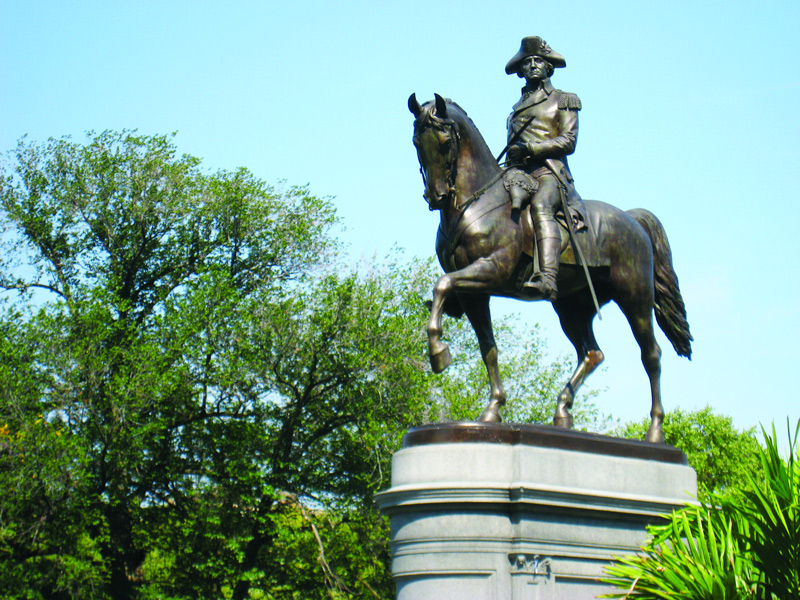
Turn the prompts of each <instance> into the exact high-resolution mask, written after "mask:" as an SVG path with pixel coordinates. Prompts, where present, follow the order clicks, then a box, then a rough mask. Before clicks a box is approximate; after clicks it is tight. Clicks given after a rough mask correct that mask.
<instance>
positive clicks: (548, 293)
mask: <svg viewBox="0 0 800 600" xmlns="http://www.w3.org/2000/svg"><path fill="white" fill-rule="evenodd" d="M522 288H523V289H524V290H527V291H529V292H531V291H535V292H538V293H539V295H541V296H542V298H543V299H544V300H550V302H555V301H556V300H557V299H558V288H557V287H556V286H555V285H552V284H551V283H549V282H548V281H547V280H546V279H545V278H544V277H541V276H539V277H535V278H534V279H531V280H530V281H526V282H525V283H523V284H522Z"/></svg>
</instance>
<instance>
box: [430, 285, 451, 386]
mask: <svg viewBox="0 0 800 600" xmlns="http://www.w3.org/2000/svg"><path fill="white" fill-rule="evenodd" d="M452 290H453V278H452V277H451V276H450V275H449V274H447V273H445V274H444V275H442V276H441V277H439V280H438V281H437V282H436V285H435V286H433V302H431V314H430V317H429V318H428V356H429V358H430V361H431V368H432V369H433V372H434V373H441V372H442V371H444V370H445V369H446V368H447V367H448V366H449V365H450V361H451V360H452V357H451V356H450V349H449V348H448V347H447V344H445V343H444V342H443V341H442V313H443V308H444V301H445V300H446V299H447V296H448V295H449V294H450V293H451V292H452Z"/></svg>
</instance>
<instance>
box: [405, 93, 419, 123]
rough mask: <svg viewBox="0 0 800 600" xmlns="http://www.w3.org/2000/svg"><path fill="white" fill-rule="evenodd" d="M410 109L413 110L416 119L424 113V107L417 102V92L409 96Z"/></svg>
mask: <svg viewBox="0 0 800 600" xmlns="http://www.w3.org/2000/svg"><path fill="white" fill-rule="evenodd" d="M408 110H410V111H411V114H412V115H414V118H415V119H419V116H420V115H421V114H422V107H421V106H420V105H419V102H417V95H416V94H411V95H410V96H409V97H408Z"/></svg>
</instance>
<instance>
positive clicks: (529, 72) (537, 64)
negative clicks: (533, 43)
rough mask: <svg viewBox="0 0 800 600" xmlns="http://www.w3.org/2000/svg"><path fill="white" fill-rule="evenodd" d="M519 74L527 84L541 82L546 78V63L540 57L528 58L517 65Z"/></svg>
mask: <svg viewBox="0 0 800 600" xmlns="http://www.w3.org/2000/svg"><path fill="white" fill-rule="evenodd" d="M519 74H520V75H522V76H523V77H524V78H525V81H527V82H528V83H534V82H537V83H538V82H539V81H542V80H543V79H546V78H547V76H548V75H547V61H546V60H545V59H543V58H542V57H541V56H528V57H526V58H524V59H523V60H522V62H521V63H520V64H519Z"/></svg>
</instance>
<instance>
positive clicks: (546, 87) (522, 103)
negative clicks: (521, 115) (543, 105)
mask: <svg viewBox="0 0 800 600" xmlns="http://www.w3.org/2000/svg"><path fill="white" fill-rule="evenodd" d="M554 90H555V88H554V87H553V84H552V83H550V78H549V77H548V78H547V79H545V80H544V83H543V84H542V85H541V86H539V87H537V88H536V89H534V90H530V89H528V86H527V85H526V86H525V87H524V88H522V98H520V100H519V102H517V103H516V104H515V105H514V110H515V111H516V110H521V109H524V108H527V107H529V106H533V105H535V104H539V103H540V102H544V101H545V100H547V98H548V97H549V96H550V94H552V93H553V91H554Z"/></svg>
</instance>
